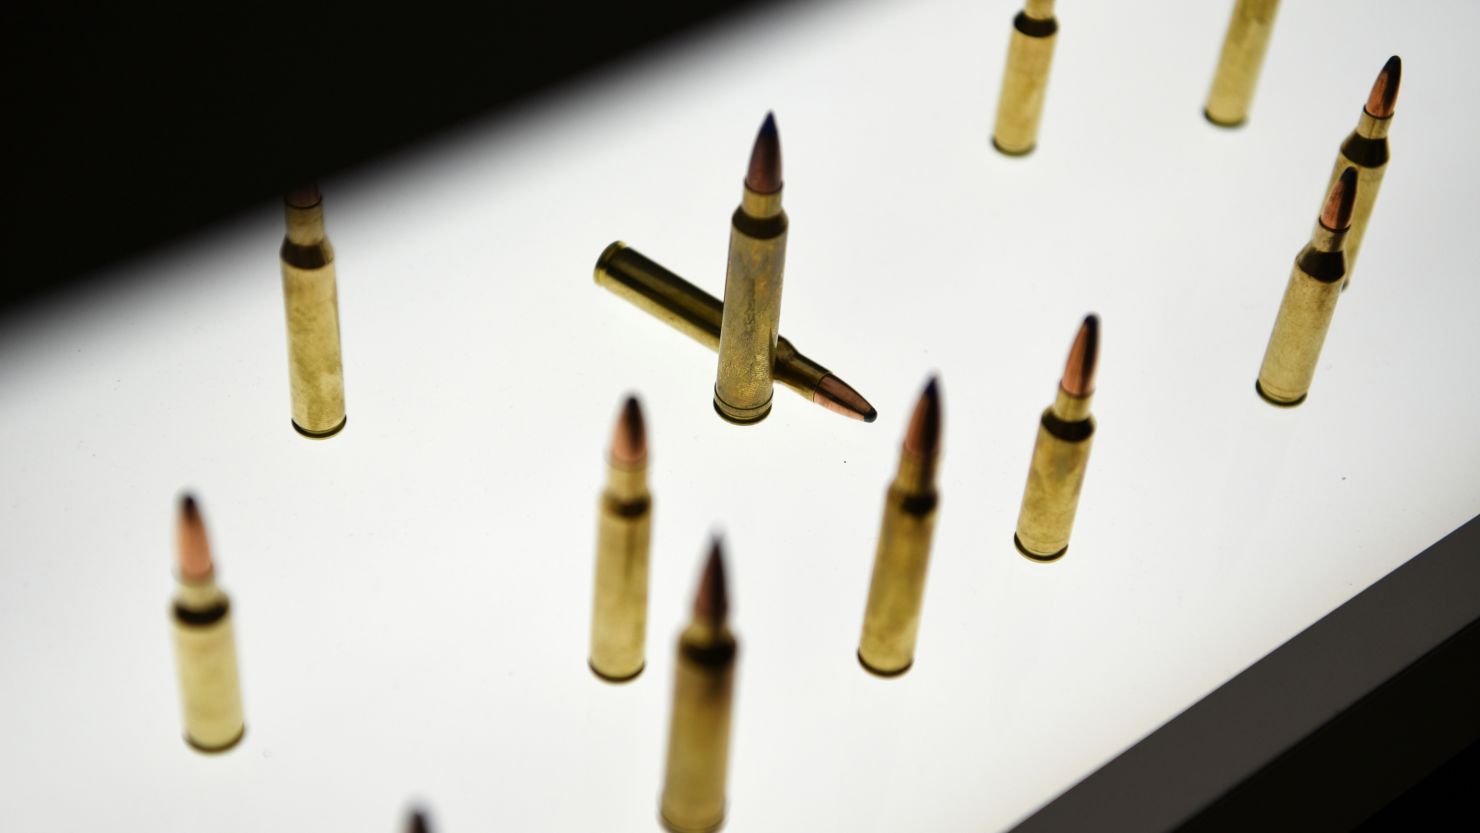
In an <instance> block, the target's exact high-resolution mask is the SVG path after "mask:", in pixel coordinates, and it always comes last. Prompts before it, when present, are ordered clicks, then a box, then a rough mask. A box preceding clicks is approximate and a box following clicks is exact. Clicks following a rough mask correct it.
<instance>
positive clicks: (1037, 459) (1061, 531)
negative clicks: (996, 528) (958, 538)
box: [1012, 315, 1100, 562]
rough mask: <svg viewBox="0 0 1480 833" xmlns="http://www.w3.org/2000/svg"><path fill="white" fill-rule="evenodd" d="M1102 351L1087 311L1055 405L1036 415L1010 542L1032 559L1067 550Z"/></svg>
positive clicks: (1097, 327)
mask: <svg viewBox="0 0 1480 833" xmlns="http://www.w3.org/2000/svg"><path fill="white" fill-rule="evenodd" d="M1099 353H1100V319H1099V318H1098V317H1097V316H1094V315H1089V316H1086V317H1085V319H1084V322H1083V323H1082V324H1080V326H1079V332H1078V333H1077V334H1076V335H1075V337H1074V345H1073V347H1071V348H1070V349H1069V360H1068V362H1067V363H1066V365H1065V367H1064V376H1063V378H1062V380H1061V381H1060V382H1059V390H1058V394H1057V395H1056V396H1055V397H1054V402H1053V405H1051V406H1049V407H1048V408H1047V409H1046V410H1044V412H1043V416H1041V417H1040V418H1039V419H1038V439H1037V441H1036V442H1035V443H1034V445H1033V461H1032V463H1030V464H1029V466H1028V484H1027V486H1025V487H1024V489H1023V506H1022V509H1021V510H1019V512H1018V522H1017V531H1016V532H1015V533H1014V534H1013V536H1012V540H1013V543H1014V544H1016V545H1017V548H1018V552H1020V553H1022V554H1023V555H1025V556H1027V557H1028V558H1030V559H1032V560H1034V561H1041V562H1048V561H1057V560H1058V559H1059V558H1060V557H1062V556H1063V554H1064V553H1065V552H1066V551H1067V550H1068V549H1069V534H1070V532H1072V531H1073V529H1074V514H1075V512H1076V511H1078V509H1079V490H1080V488H1081V487H1082V486H1083V485H1084V470H1085V468H1086V467H1087V466H1088V465H1089V450H1090V443H1091V442H1092V441H1093V440H1094V435H1095V418H1094V417H1093V416H1090V412H1089V406H1090V400H1091V399H1092V398H1093V397H1094V392H1095V370H1096V367H1097V365H1098V363H1099Z"/></svg>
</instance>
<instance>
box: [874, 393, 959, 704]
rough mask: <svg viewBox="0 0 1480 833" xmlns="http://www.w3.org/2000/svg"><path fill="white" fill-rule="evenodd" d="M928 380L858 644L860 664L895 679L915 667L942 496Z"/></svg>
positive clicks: (892, 492)
mask: <svg viewBox="0 0 1480 833" xmlns="http://www.w3.org/2000/svg"><path fill="white" fill-rule="evenodd" d="M936 390H937V388H936V383H935V381H934V380H932V381H931V383H930V385H929V386H928V387H927V388H926V390H925V394H924V395H923V396H922V397H921V401H920V403H919V404H918V405H917V406H916V409H915V415H914V417H913V418H912V419H911V424H910V430H909V431H908V433H907V434H906V437H905V443H904V447H903V448H902V449H901V450H900V455H899V469H898V470H897V471H896V473H895V475H894V480H893V481H892V482H891V483H890V484H889V489H888V491H887V492H885V494H884V519H883V521H882V523H881V524H880V528H879V543H878V547H877V548H876V550H875V552H874V571H873V577H872V578H871V579H870V581H869V588H868V606H867V607H866V608H865V609H864V614H863V633H862V635H861V636H860V637H859V639H858V661H859V663H861V664H862V665H863V667H864V668H865V669H866V670H868V671H870V672H872V673H874V674H877V675H879V676H881V677H895V676H898V675H900V674H903V673H904V672H906V671H908V670H909V669H910V666H912V665H914V663H915V641H916V638H917V637H918V635H919V631H920V608H921V606H922V604H923V602H924V599H925V575H926V572H927V570H928V568H929V566H930V542H931V538H932V536H933V535H934V533H935V513H936V508H937V506H938V505H939V503H940V495H939V493H938V492H937V491H936V488H935V473H936V467H937V465H938V463H939V450H940V406H939V400H938V399H937V393H936Z"/></svg>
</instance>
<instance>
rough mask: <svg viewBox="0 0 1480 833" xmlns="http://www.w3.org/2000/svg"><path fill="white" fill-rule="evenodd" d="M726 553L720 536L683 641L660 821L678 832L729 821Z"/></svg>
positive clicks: (730, 640)
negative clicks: (726, 809) (727, 791)
mask: <svg viewBox="0 0 1480 833" xmlns="http://www.w3.org/2000/svg"><path fill="white" fill-rule="evenodd" d="M729 610H730V601H729V592H728V587H727V585H726V583H725V565H724V554H723V552H722V551H721V547H720V542H719V539H718V538H716V539H715V540H714V543H713V544H712V545H711V548H710V551H709V560H708V561H707V562H706V563H705V566H704V577H703V578H701V579H700V580H699V592H698V593H697V594H695V596H694V615H693V618H692V619H690V620H689V624H688V627H686V628H684V630H683V632H682V633H681V634H679V637H678V663H677V667H676V668H675V669H674V675H673V715H672V718H671V721H670V723H669V726H668V763H667V768H666V771H665V772H664V776H663V798H662V802H661V804H660V811H659V812H660V816H661V818H662V820H663V824H664V826H665V827H667V828H668V829H669V830H673V831H676V833H707V831H711V830H718V829H719V828H720V826H721V825H723V824H724V822H725V784H726V781H727V780H728V770H729V759H730V711H731V706H732V705H733V702H734V689H735V657H736V654H737V652H738V650H739V649H738V647H737V643H736V641H735V636H734V634H732V633H731V632H730V625H729Z"/></svg>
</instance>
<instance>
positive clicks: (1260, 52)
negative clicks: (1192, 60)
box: [1203, 0, 1280, 127]
mask: <svg viewBox="0 0 1480 833" xmlns="http://www.w3.org/2000/svg"><path fill="white" fill-rule="evenodd" d="M1279 8H1280V0H1236V2H1235V3H1234V5H1233V17H1232V19H1230V20H1229V21H1228V34H1227V35H1225V36H1224V38H1223V51H1222V52H1221V53H1220V54H1219V55H1218V70H1217V72H1215V73H1214V74H1213V89H1212V90H1211V91H1210V92H1209V93H1208V105H1207V107H1206V108H1204V110H1203V114H1204V115H1206V116H1207V117H1208V121H1210V122H1212V123H1213V124H1216V125H1218V126H1219V127H1237V126H1238V125H1240V124H1243V123H1244V119H1246V118H1248V117H1249V104H1250V102H1252V101H1253V100H1254V87H1255V86H1256V85H1257V84H1258V83H1259V70H1260V68H1261V67H1263V66H1264V51H1265V50H1266V49H1267V48H1268V47H1269V35H1270V33H1271V32H1273V31H1274V16H1275V12H1277V11H1279Z"/></svg>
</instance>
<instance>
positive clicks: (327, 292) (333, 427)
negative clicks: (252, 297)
mask: <svg viewBox="0 0 1480 833" xmlns="http://www.w3.org/2000/svg"><path fill="white" fill-rule="evenodd" d="M285 202H286V211H287V217H288V233H287V236H286V237H284V238H283V248H282V251H281V253H280V259H281V260H282V266H283V307H284V309H285V310H286V312H287V318H288V380H289V382H290V384H291V387H292V393H293V427H294V428H296V429H298V433H300V434H302V435H303V436H305V437H312V438H314V439H323V438H325V437H332V436H334V435H335V434H337V433H339V430H340V429H341V428H343V427H344V424H345V420H346V417H345V413H344V365H343V362H342V361H341V358H340V354H339V290H338V286H337V283H336V281H335V276H334V247H333V246H330V245H329V238H328V237H327V236H326V235H325V233H324V203H323V200H322V198H321V197H320V195H319V189H318V187H317V186H313V185H309V186H305V187H302V188H297V189H294V190H293V191H292V192H290V193H289V194H288V196H287V199H286V201H285Z"/></svg>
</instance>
